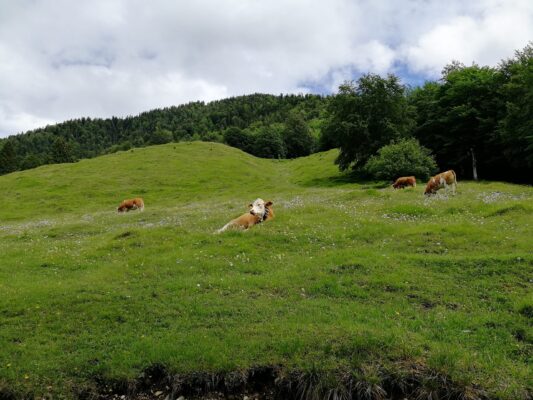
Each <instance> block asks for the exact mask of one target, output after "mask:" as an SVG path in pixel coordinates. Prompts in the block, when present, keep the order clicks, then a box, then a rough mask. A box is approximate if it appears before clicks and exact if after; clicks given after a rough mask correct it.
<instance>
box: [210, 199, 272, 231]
mask: <svg viewBox="0 0 533 400" xmlns="http://www.w3.org/2000/svg"><path fill="white" fill-rule="evenodd" d="M272 205H273V203H272V202H271V201H267V202H265V201H264V200H263V199H256V200H255V201H254V202H253V203H251V204H249V205H248V208H249V211H248V212H247V213H245V214H243V215H241V216H240V217H238V218H235V219H234V220H231V221H230V222H228V223H227V224H226V225H224V226H223V227H222V228H220V229H219V230H218V231H216V233H222V232H224V231H225V230H227V229H229V228H236V229H243V230H246V229H249V228H251V227H252V226H254V225H257V224H260V223H261V222H265V221H269V220H271V219H273V218H274V209H273V208H272Z"/></svg>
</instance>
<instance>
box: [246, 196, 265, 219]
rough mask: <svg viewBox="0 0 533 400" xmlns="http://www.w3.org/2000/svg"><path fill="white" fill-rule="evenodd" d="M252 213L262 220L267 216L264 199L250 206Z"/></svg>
mask: <svg viewBox="0 0 533 400" xmlns="http://www.w3.org/2000/svg"><path fill="white" fill-rule="evenodd" d="M249 207H250V213H251V214H253V215H258V216H260V217H261V218H262V217H263V216H264V215H265V201H264V200H263V199H257V200H255V201H254V202H253V203H252V204H250V205H249Z"/></svg>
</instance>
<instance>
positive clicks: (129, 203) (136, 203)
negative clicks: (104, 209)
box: [117, 197, 144, 213]
mask: <svg viewBox="0 0 533 400" xmlns="http://www.w3.org/2000/svg"><path fill="white" fill-rule="evenodd" d="M137 209H138V210H140V211H144V201H143V199H142V198H140V197H136V198H134V199H128V200H124V201H123V202H122V203H120V205H119V206H118V208H117V211H118V212H119V213H120V212H124V211H130V210H137Z"/></svg>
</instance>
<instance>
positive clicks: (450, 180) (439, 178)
mask: <svg viewBox="0 0 533 400" xmlns="http://www.w3.org/2000/svg"><path fill="white" fill-rule="evenodd" d="M448 187H451V188H452V193H453V194H454V195H455V189H456V188H457V175H455V171H454V170H452V169H450V170H449V171H446V172H441V173H440V174H437V175H435V176H434V177H433V178H431V179H430V180H429V182H428V183H427V185H426V190H425V191H424V194H425V195H427V196H429V195H432V194H435V193H437V190H439V189H442V188H444V189H445V190H446V191H448Z"/></svg>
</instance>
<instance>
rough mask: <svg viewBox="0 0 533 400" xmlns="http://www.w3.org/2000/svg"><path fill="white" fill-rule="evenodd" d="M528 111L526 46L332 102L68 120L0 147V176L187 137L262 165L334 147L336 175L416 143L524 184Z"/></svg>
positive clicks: (532, 51)
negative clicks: (409, 83) (485, 62)
mask: <svg viewBox="0 0 533 400" xmlns="http://www.w3.org/2000/svg"><path fill="white" fill-rule="evenodd" d="M532 107H533V44H529V45H528V46H526V47H525V48H524V49H522V50H519V51H516V52H515V56H514V57H513V58H511V59H508V60H503V61H502V62H501V63H500V64H499V65H498V66H497V67H487V66H479V65H476V64H472V65H471V66H465V65H462V64H460V63H458V62H452V63H450V64H449V65H447V66H446V67H445V68H444V70H443V71H442V77H441V79H439V80H438V81H432V82H426V83H425V84H424V85H423V86H421V87H416V88H409V87H406V86H405V85H402V84H401V82H400V79H399V78H398V77H396V76H394V75H388V76H387V77H381V76H378V75H374V74H367V75H363V76H362V77H361V78H359V80H357V81H355V82H345V83H344V84H343V85H341V86H340V87H339V92H338V93H337V94H334V95H331V96H319V95H309V94H308V95H279V96H273V95H267V94H253V95H248V96H240V97H233V98H229V99H225V100H219V101H214V102H210V103H207V104H206V103H203V102H194V103H189V104H185V105H180V106H177V107H169V108H164V109H158V110H152V111H149V112H145V113H142V114H140V115H138V116H131V117H126V118H116V117H113V118H108V119H91V118H81V119H77V120H71V121H66V122H63V123H60V124H56V125H52V126H47V127H44V128H41V129H36V130H33V131H30V132H26V133H24V134H19V135H14V136H11V137H9V138H7V139H4V140H2V141H0V174H4V173H8V172H12V171H16V170H22V169H28V168H33V167H36V166H39V165H42V164H49V163H61V162H73V161H76V160H78V159H82V158H91V157H95V156H98V155H101V154H106V153H111V152H115V151H118V150H127V149H130V148H133V147H142V146H147V145H152V144H162V143H168V142H171V141H190V140H203V141H217V142H224V143H226V144H229V145H230V146H233V147H237V148H240V149H242V150H244V151H246V152H248V153H251V154H253V155H256V156H258V157H265V158H294V157H300V156H305V155H308V154H310V153H312V152H315V151H321V150H327V149H330V148H335V147H338V148H340V150H341V151H340V154H339V157H338V159H337V161H336V162H337V163H338V164H339V167H340V168H341V169H342V170H359V171H365V165H366V163H367V162H369V160H370V159H371V158H372V157H374V156H375V155H376V154H378V153H379V150H380V149H381V148H383V147H384V146H387V145H391V144H394V143H399V142H401V141H402V140H408V139H410V138H415V139H417V140H418V143H419V145H420V146H421V151H422V153H424V154H425V153H428V154H432V156H433V157H434V158H435V160H436V162H437V164H438V168H439V169H441V170H442V169H448V168H453V169H455V170H456V172H457V173H458V175H459V176H460V177H461V178H462V179H465V178H466V179H471V178H474V179H477V178H479V179H499V180H508V181H518V182H529V183H531V182H532V181H533V173H532V172H533V110H532ZM410 143H411V142H410ZM409 146H412V143H411V144H410V145H409ZM409 146H400V148H406V149H407V148H409ZM379 154H390V152H385V153H379ZM373 162H374V164H373V165H376V164H375V160H374V161H373ZM382 162H387V160H382ZM395 162H397V161H395V160H393V161H392V163H395ZM408 164H409V163H408V162H407V165H408ZM404 166H405V165H404ZM366 170H372V169H371V168H370V169H369V168H366ZM404 170H405V168H404ZM391 173H393V172H391Z"/></svg>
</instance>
